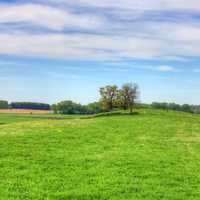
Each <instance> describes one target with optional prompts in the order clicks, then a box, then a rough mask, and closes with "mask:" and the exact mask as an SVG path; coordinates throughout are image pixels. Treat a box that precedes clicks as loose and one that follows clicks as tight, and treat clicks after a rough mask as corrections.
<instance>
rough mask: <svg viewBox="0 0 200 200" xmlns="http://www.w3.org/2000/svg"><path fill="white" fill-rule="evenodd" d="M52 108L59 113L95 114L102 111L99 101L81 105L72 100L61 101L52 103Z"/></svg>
mask: <svg viewBox="0 0 200 200" xmlns="http://www.w3.org/2000/svg"><path fill="white" fill-rule="evenodd" d="M52 110H53V111H54V113H59V114H97V113H100V112H103V110H102V108H101V105H100V103H99V102H94V103H90V104H88V105H81V104H79V103H75V102H73V101H61V102H59V103H57V104H54V105H52Z"/></svg>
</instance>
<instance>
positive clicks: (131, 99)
mask: <svg viewBox="0 0 200 200" xmlns="http://www.w3.org/2000/svg"><path fill="white" fill-rule="evenodd" d="M99 93H100V96H101V98H100V100H99V101H98V102H93V103H89V104H87V105H82V104H80V103H76V102H73V101H71V100H66V101H61V102H58V103H56V104H53V105H50V104H46V103H37V102H11V103H8V101H5V100H0V109H31V110H49V111H50V110H52V111H53V112H54V113H57V114H98V113H103V112H111V111H117V110H122V109H123V110H129V112H130V113H132V112H133V109H134V108H154V109H162V110H166V111H168V110H174V111H182V112H188V113H196V114H200V105H189V104H183V105H181V104H177V103H166V102H153V103H152V104H142V103H139V101H138V99H139V89H138V86H137V84H135V83H134V84H133V83H126V84H124V85H122V86H121V87H120V88H119V87H118V86H117V85H107V86H105V87H101V88H100V89H99Z"/></svg>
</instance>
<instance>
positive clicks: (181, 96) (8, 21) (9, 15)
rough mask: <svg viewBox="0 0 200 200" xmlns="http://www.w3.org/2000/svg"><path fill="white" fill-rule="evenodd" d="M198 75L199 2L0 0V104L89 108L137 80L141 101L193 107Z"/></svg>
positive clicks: (199, 95) (198, 95)
mask: <svg viewBox="0 0 200 200" xmlns="http://www.w3.org/2000/svg"><path fill="white" fill-rule="evenodd" d="M199 75H200V2H199V1H196V0H190V1H185V0H134V1H133V0H118V1H116V0H101V1H99V0H76V1H70V0H45V1H44V0H35V1H26V0H18V1H16V0H9V1H8V0H7V1H0V99H6V100H9V101H39V102H48V103H54V102H57V101H60V100H65V99H72V100H74V101H77V102H81V103H88V102H91V101H95V100H98V98H99V93H98V90H99V87H101V86H104V85H106V84H118V85H119V86H120V85H122V84H123V83H125V82H136V83H138V85H139V87H140V93H141V94H140V100H141V101H142V102H147V103H150V102H152V101H168V102H177V103H190V104H200V79H199Z"/></svg>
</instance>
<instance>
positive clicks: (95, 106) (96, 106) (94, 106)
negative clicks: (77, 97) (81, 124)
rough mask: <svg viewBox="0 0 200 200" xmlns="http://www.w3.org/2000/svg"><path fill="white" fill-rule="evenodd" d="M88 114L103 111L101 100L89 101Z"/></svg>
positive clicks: (86, 107)
mask: <svg viewBox="0 0 200 200" xmlns="http://www.w3.org/2000/svg"><path fill="white" fill-rule="evenodd" d="M85 109H86V112H87V114H96V113H101V112H103V109H102V107H101V103H100V102H94V103H89V104H88V105H86V106H85Z"/></svg>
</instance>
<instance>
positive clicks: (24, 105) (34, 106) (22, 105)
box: [10, 102, 51, 110]
mask: <svg viewBox="0 0 200 200" xmlns="http://www.w3.org/2000/svg"><path fill="white" fill-rule="evenodd" d="M10 108H13V109H31V110H50V108H51V107H50V105H49V104H45V103H35V102H12V103H11V104H10Z"/></svg>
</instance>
